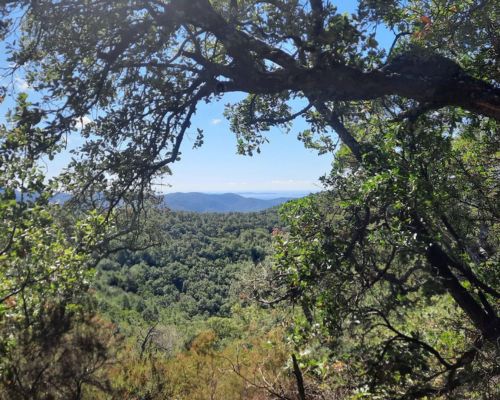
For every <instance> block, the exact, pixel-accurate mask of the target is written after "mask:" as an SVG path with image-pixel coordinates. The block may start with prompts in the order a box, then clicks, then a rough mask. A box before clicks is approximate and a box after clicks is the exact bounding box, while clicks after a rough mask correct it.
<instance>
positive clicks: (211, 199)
mask: <svg viewBox="0 0 500 400" xmlns="http://www.w3.org/2000/svg"><path fill="white" fill-rule="evenodd" d="M290 199H291V198H289V197H280V198H276V199H266V200H263V199H255V198H250V197H243V196H240V195H237V194H234V193H224V194H208V193H197V192H194V193H169V194H166V195H165V196H164V200H163V201H164V203H165V204H166V205H167V206H168V207H169V208H170V209H172V210H175V211H194V212H252V211H262V210H266V209H268V208H271V207H274V206H277V205H280V204H282V203H285V202H286V201H288V200H290Z"/></svg>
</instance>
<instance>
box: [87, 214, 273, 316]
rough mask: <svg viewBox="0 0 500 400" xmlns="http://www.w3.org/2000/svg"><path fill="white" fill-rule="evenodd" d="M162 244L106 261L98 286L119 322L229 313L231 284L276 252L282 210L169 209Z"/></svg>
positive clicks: (163, 218)
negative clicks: (130, 318) (273, 248)
mask: <svg viewBox="0 0 500 400" xmlns="http://www.w3.org/2000/svg"><path fill="white" fill-rule="evenodd" d="M159 218H162V221H161V225H162V226H163V228H162V231H161V232H158V238H159V240H161V242H162V244H161V245H160V246H158V247H154V248H151V249H148V250H143V251H135V252H134V251H130V250H123V251H121V252H119V253H117V254H115V255H113V256H110V258H108V259H104V260H102V261H101V263H100V265H99V269H98V279H97V281H98V284H97V287H98V289H99V291H100V292H101V294H102V300H103V304H102V307H103V309H104V310H108V312H109V313H111V314H112V318H113V320H115V321H123V320H124V319H128V317H127V315H128V316H134V315H135V317H139V319H140V320H144V321H151V320H153V321H154V320H162V317H161V314H164V317H165V316H166V315H167V314H168V315H170V316H172V315H174V314H175V315H177V316H179V315H182V316H183V317H182V318H191V317H195V316H205V317H206V316H210V315H219V316H223V315H224V316H227V315H229V310H230V308H231V304H232V302H231V299H230V288H231V286H232V285H233V283H234V282H235V281H237V280H239V279H240V278H242V276H243V275H244V273H245V271H246V270H247V269H248V268H251V267H252V266H253V265H255V264H257V263H259V262H261V261H263V260H264V258H265V257H266V255H267V254H269V252H270V245H271V232H272V230H273V229H274V228H275V227H277V226H279V220H278V213H277V210H276V209H271V210H267V211H262V212H258V213H226V214H221V213H203V214H200V213H194V212H165V213H163V214H161V215H160V216H159Z"/></svg>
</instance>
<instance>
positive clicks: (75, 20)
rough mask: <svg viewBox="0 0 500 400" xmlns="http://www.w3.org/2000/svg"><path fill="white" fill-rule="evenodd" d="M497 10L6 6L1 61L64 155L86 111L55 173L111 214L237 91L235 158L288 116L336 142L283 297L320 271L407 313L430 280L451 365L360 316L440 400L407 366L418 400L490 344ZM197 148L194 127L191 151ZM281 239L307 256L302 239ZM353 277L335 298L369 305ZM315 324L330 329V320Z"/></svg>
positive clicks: (496, 323)
mask: <svg viewBox="0 0 500 400" xmlns="http://www.w3.org/2000/svg"><path fill="white" fill-rule="evenodd" d="M495 3H496V2H494V1H487V0H486V1H485V0H483V1H480V0H477V1H470V2H457V3H456V4H454V3H450V2H448V1H444V0H437V1H425V0H413V1H409V2H405V3H404V5H401V4H400V3H399V2H394V1H388V2H381V1H372V0H365V1H360V2H359V11H358V13H357V14H356V15H355V16H353V17H349V16H346V15H340V14H338V13H337V12H336V8H335V7H334V6H333V5H332V4H330V3H329V2H326V1H317V0H310V1H307V2H306V1H303V2H301V1H287V2H284V1H275V0H272V1H271V0H269V1H265V0H264V1H260V0H254V1H231V2H227V1H222V0H220V1H219V0H217V1H216V0H214V1H211V2H209V1H208V0H193V1H182V0H172V1H169V2H166V1H140V0H136V1H115V2H101V1H78V0H63V1H58V2H53V1H36V2H30V1H21V2H10V1H4V2H3V4H4V7H3V11H4V13H8V12H10V11H12V10H13V9H14V8H15V7H18V10H19V9H20V10H22V12H23V15H24V17H23V28H22V29H23V36H22V38H21V42H20V44H19V45H18V46H17V47H16V48H15V50H14V51H13V53H12V60H13V61H14V62H15V63H16V65H18V66H19V65H28V66H29V68H30V73H29V79H30V83H31V84H32V85H33V87H34V88H36V89H37V90H40V91H41V92H42V93H46V94H47V96H49V98H50V100H52V103H47V104H46V105H44V106H43V108H44V112H45V113H46V114H47V116H48V121H49V122H47V124H46V125H45V126H44V128H43V129H44V135H45V137H46V138H51V139H52V140H53V142H54V143H57V142H60V140H61V138H62V137H63V135H64V134H65V133H66V132H68V131H70V130H71V129H73V128H74V127H75V125H76V123H77V121H78V119H81V118H83V117H84V116H86V115H87V114H88V113H90V112H91V111H96V110H98V112H97V114H96V115H97V117H96V118H95V120H94V122H93V123H92V124H88V125H87V126H86V127H85V129H84V132H83V135H84V137H85V138H86V139H87V141H86V144H85V145H84V146H82V148H81V149H80V151H79V153H78V155H79V158H78V159H76V160H75V161H74V162H73V163H72V170H71V172H69V173H68V176H67V182H69V187H70V188H73V189H74V190H75V191H76V192H77V193H78V194H80V196H81V197H82V198H83V197H86V198H88V197H90V198H91V200H93V201H96V200H99V199H100V198H102V194H103V193H104V194H105V196H106V197H107V198H108V200H107V201H108V202H111V205H113V204H118V203H119V201H120V199H122V198H123V197H124V196H125V194H126V193H127V192H129V191H132V192H136V193H138V196H139V198H140V196H141V193H143V191H144V190H146V189H147V188H148V185H149V184H150V182H151V180H152V179H153V178H154V177H155V176H156V175H158V174H161V173H165V172H168V165H169V164H171V163H172V162H175V161H176V160H178V158H179V157H180V152H179V149H180V145H181V143H182V140H183V137H184V135H185V133H186V131H187V130H188V129H190V127H191V118H192V116H193V115H194V114H195V112H196V109H197V107H198V105H199V104H200V103H202V102H204V101H214V100H219V99H221V98H222V97H223V96H224V94H226V93H230V92H244V93H247V94H248V96H247V98H246V99H244V100H243V101H241V102H239V103H237V104H232V105H229V106H228V108H227V116H228V118H229V119H230V120H231V127H232V129H233V131H234V132H235V133H236V134H237V136H238V140H239V142H238V143H239V150H240V152H242V153H248V154H252V152H254V151H259V149H260V145H261V144H262V143H264V142H265V141H266V138H265V132H266V131H267V130H268V129H270V127H272V126H282V127H284V128H285V129H290V128H291V124H292V121H293V120H294V119H296V118H306V119H307V120H308V121H309V123H310V126H311V129H310V130H308V131H305V132H303V133H302V134H301V137H302V139H303V140H304V141H305V143H306V145H308V146H310V147H314V148H318V149H319V150H320V151H329V150H331V149H332V148H334V147H335V146H334V143H335V141H334V140H333V139H332V137H331V130H332V129H333V130H334V131H335V132H336V133H337V135H338V136H339V138H340V140H341V141H342V144H343V145H342V146H341V148H340V150H339V152H338V153H337V164H336V166H335V169H334V173H335V175H332V177H331V178H328V179H327V183H329V184H330V186H331V188H332V190H333V192H334V193H333V197H334V205H332V209H329V208H328V207H327V208H326V209H327V210H328V211H329V212H328V213H327V214H326V215H329V216H331V221H330V219H326V217H325V218H323V220H321V219H318V218H316V217H314V216H315V215H322V216H323V214H322V213H323V212H324V211H325V208H324V207H323V208H320V211H318V212H317V213H316V214H315V213H312V214H310V213H308V212H306V211H308V210H309V208H307V207H306V209H305V210H302V211H301V210H300V209H297V210H295V212H297V213H299V214H300V213H302V212H303V213H304V214H305V215H306V216H307V219H309V218H311V219H312V222H311V223H312V225H310V230H311V232H312V233H311V234H315V231H316V228H318V229H319V232H320V233H321V235H322V236H321V237H319V238H317V239H318V241H319V243H320V244H321V246H319V245H318V246H319V247H317V248H316V247H312V248H311V247H310V246H315V244H314V243H316V242H312V243H306V248H307V249H308V251H307V252H306V253H305V254H302V256H301V257H302V258H303V259H304V260H305V261H304V266H305V268H306V275H303V274H295V275H294V274H292V275H291V276H292V278H293V279H294V280H292V282H291V284H290V283H289V285H291V289H292V290H291V292H292V293H294V294H295V296H299V298H300V297H301V296H302V298H304V297H303V296H304V295H305V294H306V293H307V290H306V291H304V290H299V289H300V288H301V287H302V285H303V284H304V285H306V286H307V287H313V288H314V287H317V288H323V287H322V286H321V282H322V281H321V279H320V278H321V277H322V275H319V276H318V275H315V274H312V273H310V272H307V271H308V269H309V268H311V266H314V265H316V263H317V262H319V264H318V265H321V266H322V267H321V268H323V267H325V268H326V267H327V266H332V267H331V268H332V269H333V271H335V272H336V275H335V274H334V275H333V276H332V279H334V280H333V281H330V280H327V281H328V282H331V284H332V285H333V286H334V287H336V286H335V285H337V284H339V282H340V283H341V281H340V280H339V279H340V277H342V276H344V275H343V274H346V276H345V277H346V278H349V277H351V278H352V277H357V278H359V279H360V281H359V282H357V281H356V282H357V283H363V282H364V284H366V285H368V286H373V284H374V283H373V280H376V281H377V282H379V281H382V282H384V284H385V285H388V286H387V290H388V294H387V295H386V296H385V298H386V299H389V300H390V298H391V296H389V294H390V295H392V294H394V293H392V292H391V289H390V288H391V279H392V280H393V282H392V285H396V286H397V287H398V288H399V289H398V290H403V292H405V291H406V292H408V291H410V292H411V293H412V296H413V295H414V296H416V298H415V299H412V301H413V300H415V301H417V302H418V301H421V300H422V299H424V298H425V296H423V295H422V293H420V292H418V291H413V290H410V288H408V287H407V285H416V284H422V283H423V282H429V285H431V286H433V285H435V286H436V287H433V289H432V290H431V292H433V293H434V292H436V293H437V294H441V293H442V292H446V293H447V296H449V297H448V298H449V299H451V300H450V301H452V302H453V304H455V306H456V309H457V310H458V311H457V312H459V313H460V315H464V316H466V317H467V320H468V321H470V327H467V329H470V330H472V331H473V332H474V334H473V336H474V339H473V340H472V341H469V344H472V345H473V348H472V349H471V350H470V352H469V350H465V349H464V351H463V352H462V354H461V355H457V354H454V355H450V356H449V357H451V360H448V359H447V358H445V357H443V356H441V355H440V353H439V352H438V351H437V350H436V349H434V348H432V346H430V345H428V344H426V343H425V342H424V341H422V340H421V339H420V338H419V337H414V336H412V335H410V334H408V333H405V332H404V331H402V330H401V328H400V327H399V326H396V325H394V323H393V322H391V321H392V319H391V318H392V317H391V315H392V314H390V313H388V311H389V309H382V310H381V309H380V308H377V307H375V306H374V304H372V303H370V302H368V303H366V304H365V303H363V309H364V310H365V311H367V312H369V313H370V315H371V316H377V318H378V321H379V322H380V323H381V324H382V325H384V326H385V328H386V329H388V330H389V331H392V332H393V334H394V335H396V337H397V339H394V338H388V339H387V341H386V342H384V343H389V344H395V343H396V342H397V343H398V344H399V342H403V343H404V344H405V346H406V347H405V348H406V349H410V350H411V351H410V353H411V354H415V352H417V351H418V352H423V353H425V354H424V355H421V356H419V357H420V358H418V360H421V359H422V360H423V359H425V357H427V356H429V354H430V355H432V356H434V357H435V358H436V359H437V363H438V364H441V367H442V368H444V372H442V373H441V372H439V376H442V375H445V376H446V377H447V378H446V379H447V380H446V382H445V384H444V386H443V387H439V386H437V385H438V383H439V382H437V381H436V379H434V381H432V379H431V376H432V374H430V375H428V374H426V373H424V372H425V371H424V370H426V369H429V368H430V369H433V368H434V369H433V370H434V371H436V369H435V366H434V365H429V363H428V362H427V361H425V362H424V361H422V362H421V364H419V366H418V368H417V367H415V370H419V368H420V370H421V371H424V372H422V373H415V374H410V375H408V374H404V375H405V376H409V380H408V382H407V383H408V385H406V383H405V386H404V387H405V388H406V389H407V392H406V394H402V395H403V396H407V397H408V396H410V397H411V396H413V397H418V396H420V397H422V396H430V395H439V394H441V393H445V392H449V391H452V390H454V389H455V388H456V387H457V386H460V385H462V384H463V383H466V382H470V380H474V379H473V378H472V377H473V376H476V377H477V376H480V374H479V375H478V374H469V375H467V377H464V376H463V374H462V368H465V365H471V363H472V361H473V360H474V359H475V358H476V357H477V354H478V353H480V352H481V349H483V348H491V346H493V347H495V346H497V344H496V343H497V342H498V339H499V337H500V320H499V318H498V316H497V308H498V297H499V294H498V292H499V289H498V278H497V274H498V271H497V268H495V266H497V263H498V244H497V242H496V239H495V238H496V237H497V236H495V234H497V233H498V208H497V206H496V204H498V201H497V200H498V172H497V171H498V138H497V137H498V121H499V120H500V89H499V88H498V84H499V82H498V70H499V69H498V54H499V47H498V46H499V45H498V43H499V26H498V21H497V18H496V11H497V10H496V4H495ZM18 14H19V11H18ZM18 14H12V15H18ZM379 25H385V26H386V27H388V28H389V29H392V30H393V31H394V32H395V34H396V40H395V42H394V44H393V46H392V47H391V49H390V50H389V51H387V49H383V48H381V47H380V46H379V45H378V43H377V41H376V36H375V29H376V27H377V26H379ZM3 26H4V28H5V29H7V28H6V26H7V25H6V24H5V23H4V24H3ZM49 98H48V99H49ZM54 101H55V103H54ZM54 104H55V106H54ZM49 105H50V107H49ZM202 141H203V135H202V131H201V130H198V140H197V145H200V144H201V143H202ZM329 218H330V217H329ZM292 226H293V224H292ZM307 226H308V225H307V224H306V225H305V226H304V227H303V228H304V229H303V232H302V233H304V232H307V231H308V230H307V229H305V228H307ZM291 235H292V237H296V238H297V239H296V241H297V242H298V248H301V247H303V246H304V243H303V240H304V236H303V235H302V234H301V233H299V232H294V231H292V232H291ZM336 240H338V242H336ZM324 246H326V247H324ZM359 247H361V248H359ZM285 253H286V252H285ZM408 256H409V257H410V259H407V258H405V257H408ZM360 257H361V258H360ZM283 260H284V261H283V265H285V266H286V265H289V263H290V265H292V266H293V265H295V264H294V261H293V260H289V259H287V258H286V256H284V258H283ZM360 260H361V261H360ZM333 266H336V267H335V268H333ZM338 268H340V270H339V269H338ZM342 269H344V270H342ZM393 269H395V270H396V271H393ZM342 271H343V272H342ZM374 274H375V275H374ZM329 276H330V275H329ZM363 279H364V280H363ZM348 281H349V282H353V286H352V287H350V288H345V287H344V286H343V285H340V286H339V291H340V292H341V293H343V291H344V290H348V291H357V290H359V291H361V294H363V296H361V298H363V299H365V300H366V299H367V298H369V297H370V296H368V297H366V296H365V294H367V293H368V292H366V288H363V287H361V288H359V287H358V286H356V282H354V281H353V280H352V279H350V280H348ZM370 282H372V283H370ZM316 285H317V286H316ZM412 288H413V286H412ZM327 289H328V290H327ZM329 290H331V289H330V287H326V288H323V291H322V292H323V293H329ZM422 290H423V289H422ZM396 294H397V293H396ZM396 294H395V295H396ZM421 295H422V296H421ZM348 298H349V296H346V297H345V299H348ZM396 298H397V297H396ZM305 299H306V300H307V297H306V298H305ZM307 301H309V300H307ZM307 301H306V302H305V304H306V305H307ZM311 301H312V300H311ZM323 303H324V302H323ZM382 303H384V304H385V301H384V302H382ZM333 304H335V303H333ZM312 305H314V306H315V307H316V306H318V303H317V301H316V300H314V301H312ZM341 305H342V306H343V307H347V308H349V304H347V303H342V304H341ZM396 306H397V307H396ZM340 309H342V307H341V308H340ZM368 309H369V310H368ZM395 309H398V310H399V309H400V308H399V305H394V304H391V307H390V310H395ZM305 310H307V306H306V307H305ZM327 311H328V312H330V313H331V315H328V316H327V317H328V318H327V320H328V319H330V317H331V316H333V315H335V313H334V311H335V310H334V309H333V308H331V307H329V308H327ZM351 311H352V310H351ZM351 311H349V310H348V314H349V313H351ZM305 314H306V316H307V312H306V313H305ZM346 315H347V314H342V315H338V316H337V318H335V319H334V320H335V321H336V322H339V321H342V320H343V318H345V317H346ZM313 317H314V316H313ZM308 319H309V320H310V321H309V322H313V319H314V318H308ZM403 320H405V319H404V318H403ZM332 321H333V320H332ZM332 323H333V322H332ZM376 323H377V322H375V324H376ZM340 328H341V326H338V329H339V330H340ZM338 334H340V331H339V332H338ZM410 345H411V346H410ZM412 346H413V347H412ZM483 346H485V347H483ZM381 347H382V348H384V344H383V343H381ZM414 348H416V349H417V350H414ZM389 349H390V346H389V347H388V350H387V351H385V352H383V356H384V357H385V355H386V354H387V352H388V351H389ZM412 351H415V352H413V353H412ZM393 353H397V351H393ZM488 354H490V353H488ZM422 357H423V358H422ZM393 364H394V365H396V364H398V363H397V362H394V363H393ZM495 368H496V369H495ZM497 368H498V367H497V366H496V367H492V368H491V369H490V370H489V372H488V373H487V375H488V376H491V375H492V374H494V373H495V371H497ZM459 372H460V373H459ZM400 373H401V371H400ZM436 373H438V372H436ZM458 373H459V376H457V374H458ZM410 381H411V382H417V385H413V386H412V385H410V383H409V382H410ZM374 382H375V383H377V384H378V382H377V381H374ZM389 386H390V385H389ZM388 390H393V389H391V387H389V389H388ZM397 394H401V393H397Z"/></svg>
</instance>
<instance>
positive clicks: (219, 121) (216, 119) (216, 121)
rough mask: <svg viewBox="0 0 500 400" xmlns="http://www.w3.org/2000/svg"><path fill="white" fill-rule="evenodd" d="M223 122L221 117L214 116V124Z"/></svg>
mask: <svg viewBox="0 0 500 400" xmlns="http://www.w3.org/2000/svg"><path fill="white" fill-rule="evenodd" d="M221 122H222V120H221V119H220V118H214V119H213V120H212V125H219V124H220V123H221Z"/></svg>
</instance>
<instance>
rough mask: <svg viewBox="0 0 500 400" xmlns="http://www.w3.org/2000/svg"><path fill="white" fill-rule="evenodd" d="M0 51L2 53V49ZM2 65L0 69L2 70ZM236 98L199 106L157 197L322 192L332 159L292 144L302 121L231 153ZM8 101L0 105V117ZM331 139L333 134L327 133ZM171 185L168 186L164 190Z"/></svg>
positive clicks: (56, 167)
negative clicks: (198, 141)
mask: <svg viewBox="0 0 500 400" xmlns="http://www.w3.org/2000/svg"><path fill="white" fill-rule="evenodd" d="M335 3H338V4H339V11H340V12H352V11H353V10H354V8H355V4H357V2H356V1H352V0H350V1H338V2H335ZM379 31H380V32H379V35H378V39H379V42H381V44H383V45H384V46H390V43H391V40H392V37H393V35H392V34H391V33H390V32H386V31H383V30H380V29H379ZM0 51H1V53H2V54H5V52H4V48H3V46H1V45H0ZM0 57H1V56H0ZM1 64H3V65H1ZM0 66H1V67H6V66H7V61H6V60H5V59H2V58H0ZM1 84H3V85H8V86H9V87H10V88H11V89H13V92H19V91H28V93H29V94H30V98H31V97H33V98H36V94H35V93H32V92H31V93H30V90H29V88H28V87H27V86H26V84H25V82H24V80H23V79H22V75H21V74H18V75H17V76H14V77H13V79H12V78H11V79H9V80H8V81H6V80H4V81H3V82H2V83H1ZM237 98H241V96H238V95H237V94H230V95H226V96H225V97H224V98H223V99H222V101H220V102H218V103H212V104H208V105H206V104H202V105H200V106H199V108H198V111H197V114H196V116H195V118H194V120H193V124H192V127H193V133H192V134H191V135H188V136H187V137H186V139H185V141H184V142H183V145H182V147H181V152H182V155H181V160H180V161H179V162H177V163H175V164H173V165H172V166H171V169H172V172H173V175H172V176H165V177H163V178H162V179H160V180H159V181H158V183H160V184H161V185H160V186H157V188H158V190H159V191H161V192H176V191H181V192H191V191H200V192H309V191H318V190H321V185H320V183H319V181H318V178H319V177H320V176H322V175H324V174H326V173H328V172H329V170H330V166H331V162H332V160H333V154H325V155H322V156H318V154H317V153H316V152H314V151H312V150H309V149H305V148H304V146H303V144H302V143H301V142H300V141H298V140H297V134H298V133H299V132H300V131H301V130H303V129H305V128H306V124H305V123H304V122H303V121H298V122H296V123H295V124H294V127H293V129H292V130H291V131H290V133H288V134H284V133H283V132H281V131H280V130H278V129H273V130H271V131H270V132H269V133H268V139H269V141H270V143H268V144H265V145H264V146H263V147H262V149H261V150H262V152H261V154H255V155H254V156H253V157H247V156H241V155H238V154H236V138H235V135H234V134H233V133H231V132H230V130H229V123H228V122H227V120H225V118H224V117H223V111H224V104H226V103H228V102H231V101H233V100H235V99H237ZM10 106H12V102H11V101H5V102H4V103H3V104H0V115H1V116H2V117H3V116H4V115H5V113H6V112H7V109H8V108H9V107H10ZM197 127H200V128H203V130H204V134H205V139H204V145H203V146H202V147H201V148H199V149H195V150H193V149H192V146H193V142H194V138H195V133H194V132H195V131H196V130H195V129H196V128H197ZM332 136H335V133H334V132H332ZM79 143H81V140H80V139H79V137H78V136H77V135H76V134H75V135H73V136H72V137H70V138H69V146H71V147H74V146H78V144H79ZM67 161H68V155H67V153H64V154H62V155H60V156H59V157H57V158H56V160H54V161H53V162H50V163H48V162H47V163H46V166H45V168H46V169H47V173H48V175H56V174H57V173H58V172H59V171H60V170H61V169H62V168H64V166H65V165H66V163H67ZM168 185H170V186H168Z"/></svg>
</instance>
